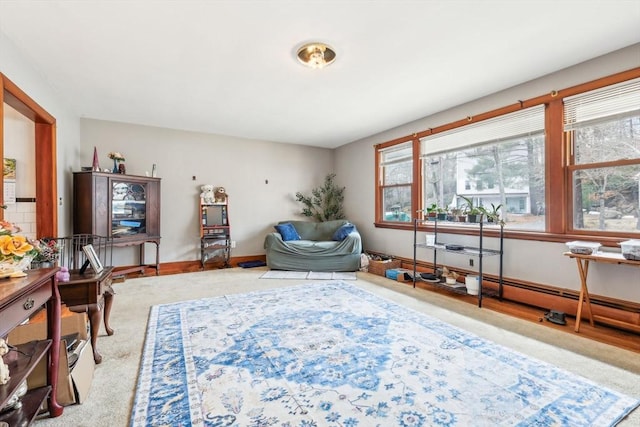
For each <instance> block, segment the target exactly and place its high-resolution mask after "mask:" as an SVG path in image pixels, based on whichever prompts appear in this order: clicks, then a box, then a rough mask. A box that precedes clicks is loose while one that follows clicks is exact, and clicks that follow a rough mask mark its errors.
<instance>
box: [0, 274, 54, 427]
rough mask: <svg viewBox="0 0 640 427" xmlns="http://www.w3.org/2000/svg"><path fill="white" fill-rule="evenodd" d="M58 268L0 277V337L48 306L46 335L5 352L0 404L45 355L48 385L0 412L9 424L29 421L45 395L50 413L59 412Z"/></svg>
mask: <svg viewBox="0 0 640 427" xmlns="http://www.w3.org/2000/svg"><path fill="white" fill-rule="evenodd" d="M56 271H58V268H41V269H37V270H30V271H29V272H28V274H27V276H26V277H21V278H6V279H0V319H1V320H2V321H0V337H5V336H6V335H7V334H8V333H9V332H10V331H11V330H13V329H14V328H15V327H16V326H18V325H19V324H20V323H22V322H23V321H24V320H26V319H28V318H29V317H31V316H32V315H33V314H35V313H36V312H37V311H38V310H40V308H41V307H42V306H46V308H47V339H46V340H44V341H33V342H30V343H26V344H22V345H20V346H19V347H18V350H19V351H10V352H9V354H7V355H5V356H4V361H5V362H6V363H7V364H8V365H9V371H10V375H11V379H10V380H9V383H8V384H5V385H0V407H3V406H4V405H5V404H6V402H7V401H8V400H9V398H10V397H11V396H12V395H13V393H14V391H15V390H16V389H17V388H18V386H19V385H20V384H21V383H22V382H23V381H25V380H26V378H27V376H28V375H29V374H30V373H31V372H32V371H33V369H34V368H35V366H36V365H37V364H38V362H39V361H40V360H41V359H42V358H43V357H45V358H47V359H48V364H47V365H48V366H47V386H45V387H40V388H36V389H33V390H29V391H28V392H27V394H26V395H24V396H23V397H22V398H21V399H20V400H21V402H22V407H21V408H16V409H12V410H10V411H8V412H6V413H4V414H2V415H0V421H3V422H6V423H8V425H10V426H26V425H29V424H31V422H32V421H33V419H34V418H35V416H36V415H37V414H38V411H39V410H40V407H41V405H42V403H43V402H44V400H45V399H48V408H49V415H50V416H52V417H57V416H60V415H62V411H63V407H62V406H61V405H60V404H58V401H57V399H56V393H57V389H58V362H59V360H60V359H59V357H60V294H59V293H58V286H57V285H56V280H55V274H56Z"/></svg>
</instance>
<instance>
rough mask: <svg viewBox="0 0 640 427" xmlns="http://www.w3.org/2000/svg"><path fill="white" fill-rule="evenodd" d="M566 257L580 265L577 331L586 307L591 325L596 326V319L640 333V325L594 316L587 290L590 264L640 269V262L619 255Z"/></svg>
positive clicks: (598, 254)
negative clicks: (583, 308)
mask: <svg viewBox="0 0 640 427" xmlns="http://www.w3.org/2000/svg"><path fill="white" fill-rule="evenodd" d="M564 255H566V256H568V257H570V258H575V260H576V262H577V264H578V273H579V274H580V297H579V298H578V312H577V313H576V326H575V331H576V332H579V331H580V321H581V320H582V306H583V305H586V308H587V310H588V312H589V323H590V324H591V326H594V323H593V321H594V319H595V320H597V321H599V322H602V323H607V324H609V325H612V326H617V327H619V328H623V329H629V330H632V331H635V332H640V325H635V324H632V323H628V322H623V321H620V320H616V319H611V318H609V317H605V316H598V315H594V314H593V311H592V310H591V299H590V298H589V289H588V288H587V276H588V274H589V262H590V261H593V262H601V263H605V264H625V265H632V266H635V267H640V261H632V260H629V259H626V258H625V257H623V256H622V254H619V253H608V252H600V253H597V254H595V255H582V254H574V253H572V252H565V253H564Z"/></svg>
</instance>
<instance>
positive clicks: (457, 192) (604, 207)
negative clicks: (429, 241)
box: [376, 68, 640, 244]
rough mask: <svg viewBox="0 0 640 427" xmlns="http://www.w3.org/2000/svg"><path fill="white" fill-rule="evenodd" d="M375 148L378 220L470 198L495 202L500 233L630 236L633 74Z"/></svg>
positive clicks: (638, 92)
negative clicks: (501, 226)
mask: <svg viewBox="0 0 640 427" xmlns="http://www.w3.org/2000/svg"><path fill="white" fill-rule="evenodd" d="M381 147H382V148H381ZM376 149H377V151H376V161H377V165H378V171H377V172H378V173H377V175H376V178H377V182H376V190H377V192H376V207H377V210H378V212H377V215H376V220H377V221H378V223H380V222H383V221H391V222H393V223H394V224H395V226H396V227H397V228H401V227H403V226H404V227H406V226H407V224H406V223H407V222H409V221H411V218H412V217H414V218H415V217H417V215H416V211H419V210H423V211H425V210H427V209H426V208H427V207H429V208H430V209H431V208H432V206H433V205H434V204H435V206H436V207H437V208H439V209H440V208H445V209H448V210H450V211H453V212H451V213H452V214H456V212H455V210H461V209H463V208H464V207H465V206H466V205H467V203H468V201H472V202H473V205H474V207H475V206H483V207H485V208H487V209H489V210H492V205H493V206H501V209H500V213H501V216H502V219H503V220H504V221H505V225H506V229H505V232H507V233H511V232H512V231H513V233H512V234H511V236H509V237H514V238H524V239H536V240H547V239H548V240H550V241H561V239H564V238H566V239H571V240H574V239H576V238H582V239H585V240H601V241H603V242H607V243H608V244H615V243H617V242H618V241H619V239H620V238H629V237H632V238H640V68H636V69H633V70H628V71H624V72H621V73H618V74H615V75H612V76H608V77H604V78H601V79H598V80H595V81H591V82H587V83H584V84H581V85H577V86H573V87H570V88H567V89H562V90H559V91H557V90H553V91H551V92H550V93H549V94H548V95H541V96H538V97H536V98H532V99H529V100H525V101H519V103H518V104H514V105H509V106H505V107H503V108H499V109H496V110H493V111H489V112H486V113H482V114H480V115H479V116H477V117H476V118H475V119H474V118H467V119H465V120H458V121H455V122H452V123H448V124H443V125H440V126H438V127H435V128H429V129H427V130H424V131H422V132H419V133H416V134H413V135H411V136H406V137H403V138H399V139H396V140H395V141H389V142H387V143H384V144H381V145H379V146H377V148H376ZM412 154H413V156H412ZM411 156H412V157H411ZM412 172H413V174H412ZM411 206H413V207H411ZM439 209H438V210H439ZM403 224H404V225H403ZM446 226H447V227H453V228H451V229H450V231H451V232H453V233H455V232H457V231H456V229H455V227H456V225H455V224H447V225H446ZM542 233H546V234H547V235H546V236H545V235H542Z"/></svg>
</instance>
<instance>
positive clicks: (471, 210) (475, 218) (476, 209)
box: [460, 196, 482, 222]
mask: <svg viewBox="0 0 640 427" xmlns="http://www.w3.org/2000/svg"><path fill="white" fill-rule="evenodd" d="M460 197H462V198H463V199H464V201H465V202H467V205H466V206H465V212H466V213H467V219H468V221H469V222H482V209H481V208H480V206H474V204H473V200H472V199H469V198H468V197H465V196H460Z"/></svg>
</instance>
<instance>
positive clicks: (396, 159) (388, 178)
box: [379, 142, 413, 222]
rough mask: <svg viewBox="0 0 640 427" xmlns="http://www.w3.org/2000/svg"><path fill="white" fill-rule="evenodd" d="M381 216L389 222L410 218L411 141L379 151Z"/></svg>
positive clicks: (408, 220) (411, 180)
mask: <svg viewBox="0 0 640 427" xmlns="http://www.w3.org/2000/svg"><path fill="white" fill-rule="evenodd" d="M379 159H380V160H379V164H380V169H379V172H380V174H379V179H380V183H379V190H380V200H381V202H382V203H381V209H382V211H381V212H380V214H381V218H382V220H383V221H390V222H410V221H411V220H412V216H411V211H412V197H411V194H412V187H413V144H412V143H411V142H407V143H403V144H398V145H394V146H392V147H388V148H383V149H380V151H379Z"/></svg>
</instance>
